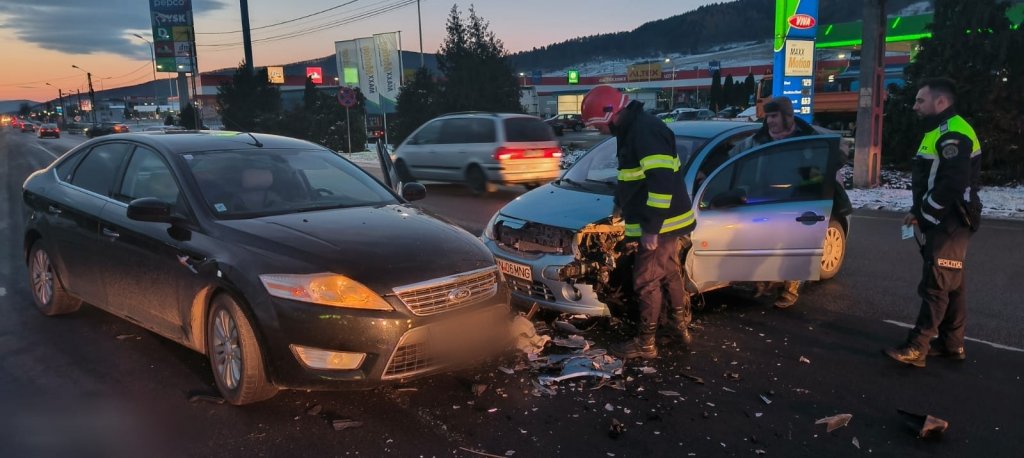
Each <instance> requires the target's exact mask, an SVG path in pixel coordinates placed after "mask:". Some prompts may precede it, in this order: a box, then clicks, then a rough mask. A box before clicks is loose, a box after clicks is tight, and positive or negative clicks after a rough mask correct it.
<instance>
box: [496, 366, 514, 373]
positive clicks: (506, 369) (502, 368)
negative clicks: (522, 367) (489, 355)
mask: <svg viewBox="0 0 1024 458" xmlns="http://www.w3.org/2000/svg"><path fill="white" fill-rule="evenodd" d="M498 370H499V371H502V372H504V373H506V374H508V375H513V374H515V373H516V371H515V369H509V368H507V367H502V366H498Z"/></svg>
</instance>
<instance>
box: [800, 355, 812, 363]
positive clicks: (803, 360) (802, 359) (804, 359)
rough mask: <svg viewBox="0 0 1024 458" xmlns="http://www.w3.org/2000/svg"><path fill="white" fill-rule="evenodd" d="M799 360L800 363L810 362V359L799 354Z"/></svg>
mask: <svg viewBox="0 0 1024 458" xmlns="http://www.w3.org/2000/svg"><path fill="white" fill-rule="evenodd" d="M800 362H801V363H804V364H811V360H809V359H807V358H806V357H804V356H801V357H800Z"/></svg>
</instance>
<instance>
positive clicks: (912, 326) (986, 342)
mask: <svg viewBox="0 0 1024 458" xmlns="http://www.w3.org/2000/svg"><path fill="white" fill-rule="evenodd" d="M882 321H883V322H885V323H889V324H895V325H896V326H899V327H901V328H907V329H913V328H914V325H912V324H907V323H901V322H899V321H893V320H882ZM964 340H970V341H971V342H978V343H983V344H985V345H989V346H991V347H994V348H998V349H1000V350H1010V351H1019V352H1024V348H1017V347H1010V346H1007V345H1002V344H997V343H995V342H989V341H987V340H981V339H975V338H973V337H964Z"/></svg>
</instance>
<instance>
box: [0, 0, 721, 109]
mask: <svg viewBox="0 0 1024 458" xmlns="http://www.w3.org/2000/svg"><path fill="white" fill-rule="evenodd" d="M238 3H239V2H238V1H234V0H192V11H193V13H194V23H195V29H196V40H197V43H198V50H197V56H198V60H199V69H200V71H209V70H215V69H219V68H225V67H235V66H237V65H238V64H239V63H240V62H241V61H242V60H243V59H244V57H243V50H242V46H241V41H242V38H241V37H242V34H241V32H240V29H241V13H240V9H239V6H238ZM708 3H715V1H713V0H633V1H624V0H586V1H568V0H563V1H542V0H477V1H476V2H474V3H470V2H458V3H457V4H458V5H459V9H460V10H462V12H463V14H464V16H468V11H467V10H468V8H469V7H470V5H471V4H473V5H475V8H476V11H477V14H478V15H480V16H482V17H483V18H484V19H486V20H487V21H490V23H491V30H492V31H493V32H495V34H496V35H497V36H498V38H500V39H501V40H502V41H504V43H505V48H506V49H507V50H508V51H510V52H516V51H522V50H528V49H531V48H533V47H540V46H544V45H547V44H551V43H556V42H559V41H563V40H566V39H569V38H574V37H580V36H587V35H595V34H599V33H606V32H617V31H624V30H632V29H634V28H636V27H637V26H639V25H641V24H643V23H645V22H648V21H651V20H656V19H662V18H666V17H670V16H674V15H677V14H681V13H684V12H687V11H690V10H693V9H695V8H697V7H699V6H700V5H703V4H708ZM453 4H456V2H454V1H453V0H421V3H420V7H421V11H422V21H423V48H424V51H426V52H435V51H436V50H437V48H438V46H439V45H440V43H441V41H442V40H443V39H444V34H445V30H444V25H445V20H446V18H447V16H448V13H449V11H450V9H451V7H452V5H453ZM328 9H330V10H329V11H325V12H322V13H320V14H315V13H318V12H321V11H324V10H328ZM307 15H312V16H310V17H307V18H302V17H303V16H307ZM300 18H301V19H300ZM285 21H289V22H287V23H285V24H279V23H282V22H285ZM249 22H250V26H251V28H252V38H253V41H254V43H253V63H254V64H255V65H256V66H265V65H277V64H285V63H289V62H295V61H300V60H306V59H313V58H318V57H323V56H326V55H329V54H331V53H332V52H334V42H335V41H340V40H347V39H352V38H358V37H363V36H369V35H372V34H374V33H380V32H392V31H400V32H401V38H402V48H403V49H405V50H409V51H418V50H419V36H418V28H417V14H416V2H415V1H414V0H355V1H353V0H305V1H288V0H284V1H282V0H249ZM275 24H277V25H275ZM261 27H262V28H261ZM133 33H137V34H139V35H142V36H143V37H145V39H146V40H150V41H152V30H151V28H150V17H149V2H148V1H147V0H102V1H101V0H95V1H93V0H0V43H3V45H2V46H0V49H2V51H0V68H2V71H0V100H14V99H29V100H35V101H44V100H50V99H55V98H56V97H57V88H60V89H62V90H64V91H74V90H76V89H78V90H81V91H83V92H85V91H86V75H85V73H84V72H82V71H79V70H78V69H75V68H72V65H77V66H79V67H81V68H82V69H84V70H86V71H88V72H91V73H92V75H93V86H94V88H95V89H96V90H100V89H101V88H102V89H109V88H113V87H120V86H128V85H133V84H138V83H142V82H146V81H149V80H152V79H153V69H152V60H151V54H150V46H149V44H147V43H146V42H144V41H143V40H140V39H139V38H137V37H134V36H132V34H133ZM261 40H262V41H261ZM171 75H173V74H171V73H157V78H158V79H164V78H167V77H169V76H171ZM46 83H50V85H47V84H46ZM51 85H52V86H51Z"/></svg>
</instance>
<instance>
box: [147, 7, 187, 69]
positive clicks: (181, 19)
mask: <svg viewBox="0 0 1024 458" xmlns="http://www.w3.org/2000/svg"><path fill="white" fill-rule="evenodd" d="M149 15H150V20H151V24H152V27H153V53H154V54H155V56H154V57H155V58H156V70H157V71H159V72H167V73H177V72H193V71H194V69H193V65H194V64H193V63H194V62H195V48H196V46H195V38H194V37H195V34H194V33H193V30H192V0H149Z"/></svg>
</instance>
